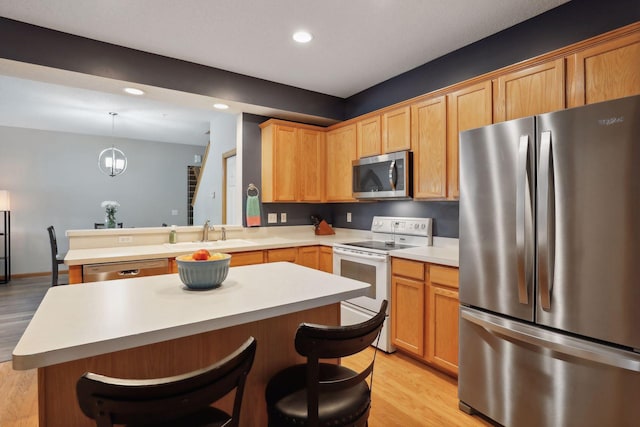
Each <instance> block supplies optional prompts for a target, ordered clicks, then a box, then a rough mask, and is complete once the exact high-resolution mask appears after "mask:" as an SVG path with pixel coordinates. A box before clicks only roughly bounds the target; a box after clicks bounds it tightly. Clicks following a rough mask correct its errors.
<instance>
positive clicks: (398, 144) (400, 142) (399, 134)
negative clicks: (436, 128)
mask: <svg viewBox="0 0 640 427" xmlns="http://www.w3.org/2000/svg"><path fill="white" fill-rule="evenodd" d="M410 149H411V108H410V107H408V106H407V107H401V108H396V109H395V110H391V111H387V112H386V113H384V114H383V115H382V151H383V152H384V153H391V152H394V151H402V150H410Z"/></svg>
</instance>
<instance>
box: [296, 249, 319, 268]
mask: <svg viewBox="0 0 640 427" xmlns="http://www.w3.org/2000/svg"><path fill="white" fill-rule="evenodd" d="M319 258H320V248H319V247H318V246H301V247H299V248H298V257H297V258H296V261H295V262H296V264H300V265H304V266H305V267H309V268H313V269H316V270H317V269H318V265H319V262H320V259H319Z"/></svg>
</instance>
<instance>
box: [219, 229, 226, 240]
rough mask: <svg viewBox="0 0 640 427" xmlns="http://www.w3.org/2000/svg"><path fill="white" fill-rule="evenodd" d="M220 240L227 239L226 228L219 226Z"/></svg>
mask: <svg viewBox="0 0 640 427" xmlns="http://www.w3.org/2000/svg"><path fill="white" fill-rule="evenodd" d="M220 240H227V229H226V228H224V227H220Z"/></svg>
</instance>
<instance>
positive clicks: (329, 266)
mask: <svg viewBox="0 0 640 427" xmlns="http://www.w3.org/2000/svg"><path fill="white" fill-rule="evenodd" d="M318 269H319V270H322V271H324V272H327V273H333V248H332V247H330V246H320V259H319V265H318Z"/></svg>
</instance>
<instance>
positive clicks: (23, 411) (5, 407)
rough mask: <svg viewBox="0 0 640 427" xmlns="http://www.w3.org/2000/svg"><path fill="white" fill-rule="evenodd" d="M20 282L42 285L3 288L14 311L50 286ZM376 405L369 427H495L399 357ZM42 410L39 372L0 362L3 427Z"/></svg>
mask: <svg viewBox="0 0 640 427" xmlns="http://www.w3.org/2000/svg"><path fill="white" fill-rule="evenodd" d="M19 281H21V283H20V285H23V284H28V283H30V284H34V283H35V284H37V283H40V284H41V286H31V291H28V290H27V288H26V287H25V288H23V289H20V292H17V293H16V292H14V293H13V295H12V296H7V295H8V292H7V293H6V294H5V295H3V294H2V289H0V297H2V298H4V299H5V300H4V304H5V306H11V305H12V304H11V300H12V299H13V300H14V302H15V303H16V304H19V303H20V298H24V297H25V295H28V294H32V298H38V295H40V298H41V297H42V295H44V292H46V289H47V286H45V285H44V284H48V278H40V279H37V280H36V279H19V280H18V281H14V284H13V286H14V287H17V286H18V283H17V282H19ZM5 290H6V289H5ZM14 291H15V289H14ZM36 307H37V305H36ZM33 310H34V311H35V308H34V309H33ZM0 315H1V314H0ZM25 315H26V314H24V313H23V316H25ZM31 315H32V314H31ZM29 318H30V317H29ZM27 323H28V321H27ZM25 326H26V325H25ZM0 333H1V330H0ZM16 342H17V340H16ZM14 345H15V344H14ZM258 345H260V344H259V343H258ZM372 353H373V348H369V349H367V350H365V351H364V352H362V353H360V354H358V355H355V356H351V357H348V358H345V359H343V363H344V364H345V365H346V366H351V367H353V368H354V369H356V368H361V367H364V365H365V364H367V363H368V362H369V360H370V358H371V356H372ZM372 402H373V403H372V407H371V415H370V417H369V426H370V427H395V426H398V427H414V426H415V427H467V426H469V427H475V426H492V424H491V423H489V422H488V421H486V420H484V419H482V418H480V417H478V416H469V415H467V414H465V413H464V412H462V411H460V410H459V409H458V399H457V381H456V380H455V379H454V378H451V377H449V376H447V375H445V374H442V373H440V372H438V371H436V370H433V369H431V368H429V367H427V366H425V365H423V364H421V363H419V362H417V361H415V360H413V359H411V358H410V357H408V356H405V355H402V354H399V353H394V354H392V355H388V354H385V353H383V352H381V351H379V352H378V353H377V356H376V363H375V368H374V383H373V393H372ZM37 406H38V404H37V375H36V371H35V370H30V371H14V370H13V369H12V368H11V362H4V363H0V426H2V427H37V426H38V419H37V414H38V409H37Z"/></svg>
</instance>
